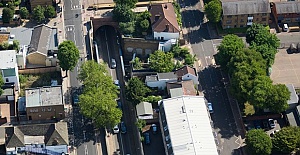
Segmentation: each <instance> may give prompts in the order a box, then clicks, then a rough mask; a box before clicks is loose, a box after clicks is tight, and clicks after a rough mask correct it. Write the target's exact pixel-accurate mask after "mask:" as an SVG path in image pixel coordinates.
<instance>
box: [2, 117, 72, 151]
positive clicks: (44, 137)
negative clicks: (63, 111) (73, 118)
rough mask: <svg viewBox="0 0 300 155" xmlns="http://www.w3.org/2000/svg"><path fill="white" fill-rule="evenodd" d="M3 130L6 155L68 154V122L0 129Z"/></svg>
mask: <svg viewBox="0 0 300 155" xmlns="http://www.w3.org/2000/svg"><path fill="white" fill-rule="evenodd" d="M3 129H4V133H5V134H4V135H5V149H6V154H14V155H16V154H22V153H24V154H25V153H26V152H27V153H29V154H47V155H60V154H65V153H68V145H69V140H68V127H67V122H58V123H53V124H50V123H49V124H32V125H20V126H8V127H0V131H3ZM1 138H2V137H1Z"/></svg>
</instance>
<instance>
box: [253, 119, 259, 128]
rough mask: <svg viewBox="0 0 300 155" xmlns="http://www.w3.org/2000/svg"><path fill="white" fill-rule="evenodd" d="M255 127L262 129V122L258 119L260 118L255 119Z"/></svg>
mask: <svg viewBox="0 0 300 155" xmlns="http://www.w3.org/2000/svg"><path fill="white" fill-rule="evenodd" d="M254 127H255V128H256V129H261V122H260V121H258V120H256V121H254Z"/></svg>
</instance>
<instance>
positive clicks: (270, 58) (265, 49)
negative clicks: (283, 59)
mask: <svg viewBox="0 0 300 155" xmlns="http://www.w3.org/2000/svg"><path fill="white" fill-rule="evenodd" d="M250 48H251V49H253V50H255V51H257V52H259V53H261V55H262V57H263V58H264V59H265V60H266V66H267V67H271V66H272V65H273V63H274V60H275V55H276V53H277V49H275V48H273V47H270V46H269V45H267V44H263V45H260V46H258V45H256V44H253V45H252V46H250Z"/></svg>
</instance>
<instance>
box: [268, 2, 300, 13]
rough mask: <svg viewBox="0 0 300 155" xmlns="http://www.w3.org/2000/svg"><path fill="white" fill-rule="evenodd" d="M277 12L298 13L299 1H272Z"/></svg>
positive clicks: (299, 10) (299, 8) (299, 9)
mask: <svg viewBox="0 0 300 155" xmlns="http://www.w3.org/2000/svg"><path fill="white" fill-rule="evenodd" d="M274 3H275V7H276V12H277V14H285V13H300V1H288V2H274Z"/></svg>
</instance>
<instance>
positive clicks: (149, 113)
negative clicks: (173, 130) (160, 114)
mask: <svg viewBox="0 0 300 155" xmlns="http://www.w3.org/2000/svg"><path fill="white" fill-rule="evenodd" d="M136 113H137V117H138V118H139V119H153V109H152V104H151V103H149V102H141V103H139V104H138V105H136Z"/></svg>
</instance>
